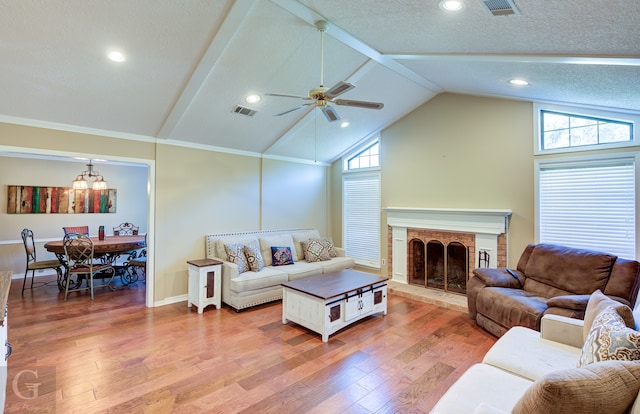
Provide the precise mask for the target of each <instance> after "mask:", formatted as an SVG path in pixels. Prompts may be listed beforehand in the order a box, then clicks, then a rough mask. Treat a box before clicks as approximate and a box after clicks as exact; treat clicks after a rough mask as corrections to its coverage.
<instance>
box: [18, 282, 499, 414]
mask: <svg viewBox="0 0 640 414" xmlns="http://www.w3.org/2000/svg"><path fill="white" fill-rule="evenodd" d="M21 283H22V282H21V281H14V282H13V283H12V287H11V291H10V293H9V341H10V342H11V344H12V345H13V354H12V355H11V357H10V358H9V362H8V364H9V370H8V380H7V401H6V406H5V407H6V408H5V413H18V412H20V413H25V412H31V413H35V412H38V413H46V412H50V413H53V412H57V413H83V414H84V413H154V414H155V413H169V412H172V413H190V414H191V413H305V414H312V413H319V414H320V413H321V414H326V413H427V412H429V410H430V409H431V408H432V407H433V405H434V404H435V402H436V401H437V400H438V398H439V397H440V396H441V395H442V394H443V393H444V392H445V391H446V389H447V388H448V387H449V385H451V384H452V383H453V382H454V381H455V380H456V379H457V378H458V377H459V376H460V375H461V374H462V373H463V372H464V371H465V370H466V369H467V368H468V367H469V366H471V365H472V364H474V363H476V362H478V361H480V360H481V359H482V357H483V356H484V354H485V352H486V351H487V349H488V348H489V347H490V346H491V345H493V343H494V342H495V338H494V337H493V336H491V335H490V334H488V333H486V332H485V331H483V330H482V329H480V328H479V327H478V326H476V325H475V323H473V322H472V321H471V320H470V319H469V318H468V316H467V314H465V313H461V312H458V311H455V310H449V309H444V308H440V307H437V306H434V305H430V304H425V303H421V302H416V301H412V300H410V299H406V298H402V297H399V296H394V295H389V298H388V315H387V316H382V315H379V316H372V317H369V318H366V319H364V320H362V321H360V322H358V323H356V324H355V325H352V326H350V327H347V328H345V329H343V330H342V331H339V332H337V333H336V334H334V335H332V336H331V337H330V338H329V342H328V343H322V341H321V339H320V335H318V334H315V333H312V332H310V331H308V330H305V329H304V328H302V327H300V326H298V325H295V324H293V323H289V324H287V325H283V324H282V321H281V320H282V306H281V303H280V302H276V303H272V304H268V305H264V306H261V307H258V308H255V309H250V310H247V311H244V312H240V313H236V312H235V311H233V310H232V309H230V308H228V307H224V306H223V308H222V309H221V310H216V309H215V307H208V308H206V310H205V311H204V313H203V314H202V315H198V314H197V312H196V310H195V308H193V309H192V310H188V309H187V305H186V302H182V303H178V304H172V305H166V306H161V307H157V308H145V306H144V286H143V285H142V284H140V283H138V284H137V285H134V286H130V287H123V286H121V285H118V286H117V288H118V289H117V290H116V291H115V292H111V291H109V290H108V289H105V288H102V289H97V290H96V293H95V301H94V302H91V300H90V298H89V293H88V292H73V293H70V294H69V299H68V300H67V301H66V302H65V301H64V300H63V294H61V293H58V291H57V288H56V287H55V286H47V287H42V288H38V289H34V290H33V291H26V292H25V295H24V297H22V296H21V294H20V290H21ZM36 372H37V377H36ZM29 384H32V385H29ZM37 384H39V385H37ZM34 396H37V398H34Z"/></svg>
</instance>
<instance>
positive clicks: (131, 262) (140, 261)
mask: <svg viewBox="0 0 640 414" xmlns="http://www.w3.org/2000/svg"><path fill="white" fill-rule="evenodd" d="M144 245H145V248H144V249H142V250H140V251H138V252H133V253H132V255H131V256H129V259H128V260H127V261H126V263H125V265H124V272H123V273H122V283H124V284H125V285H128V284H131V283H135V282H137V281H138V272H137V270H138V269H139V270H142V272H143V273H144V279H145V280H144V281H145V282H146V279H147V248H146V245H147V235H146V234H145V235H144Z"/></svg>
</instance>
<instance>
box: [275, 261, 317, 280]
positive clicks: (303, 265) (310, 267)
mask: <svg viewBox="0 0 640 414" xmlns="http://www.w3.org/2000/svg"><path fill="white" fill-rule="evenodd" d="M281 269H282V270H283V271H286V272H287V275H289V280H296V279H302V278H305V277H309V276H316V275H321V274H322V267H320V266H318V264H317V263H307V262H305V261H302V262H295V263H294V264H292V265H289V266H287V267H284V268H281Z"/></svg>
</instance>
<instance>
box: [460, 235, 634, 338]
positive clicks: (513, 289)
mask: <svg viewBox="0 0 640 414" xmlns="http://www.w3.org/2000/svg"><path fill="white" fill-rule="evenodd" d="M639 272H640V263H638V262H637V261H635V260H626V259H621V258H618V257H616V256H614V255H611V254H607V253H602V252H595V251H591V250H583V249H575V248H570V247H565V246H559V245H552V244H530V245H528V246H527V247H526V248H525V250H524V252H523V253H522V256H521V257H520V260H519V261H518V266H517V268H516V269H515V270H512V269H475V270H474V271H473V274H474V276H473V277H472V278H471V279H470V280H469V284H468V286H467V302H468V305H469V316H470V317H471V318H472V319H475V320H476V323H477V324H478V325H480V326H482V327H483V328H484V329H486V330H487V331H489V332H490V333H492V334H493V335H495V336H498V337H500V336H502V335H503V334H504V333H505V332H506V331H507V330H508V329H509V328H511V327H513V326H525V327H528V328H531V329H536V330H540V320H541V318H542V315H544V314H556V315H562V316H567V317H570V318H577V319H583V318H584V311H585V308H586V306H587V302H588V301H589V296H590V295H591V293H593V292H595V291H596V290H598V289H600V290H601V291H602V292H603V293H604V294H605V295H607V296H610V297H612V298H614V299H616V300H618V301H620V302H622V303H624V304H626V305H629V306H630V307H631V308H633V307H634V306H635V303H636V297H637V295H638V287H639V286H640V284H639V283H640V281H639V278H638V275H639Z"/></svg>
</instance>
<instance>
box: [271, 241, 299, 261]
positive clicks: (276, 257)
mask: <svg viewBox="0 0 640 414" xmlns="http://www.w3.org/2000/svg"><path fill="white" fill-rule="evenodd" d="M271 263H272V265H273V266H286V265H292V264H293V263H294V262H293V255H292V253H291V247H289V246H286V247H285V246H271Z"/></svg>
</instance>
